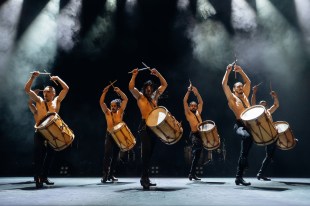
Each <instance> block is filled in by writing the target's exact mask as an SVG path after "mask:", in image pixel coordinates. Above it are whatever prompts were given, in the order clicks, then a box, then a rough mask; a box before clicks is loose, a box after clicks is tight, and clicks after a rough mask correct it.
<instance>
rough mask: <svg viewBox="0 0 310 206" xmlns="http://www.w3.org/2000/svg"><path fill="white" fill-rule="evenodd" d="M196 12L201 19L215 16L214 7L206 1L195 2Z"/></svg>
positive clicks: (198, 0)
mask: <svg viewBox="0 0 310 206" xmlns="http://www.w3.org/2000/svg"><path fill="white" fill-rule="evenodd" d="M197 11H198V13H199V15H200V17H201V18H203V19H207V18H208V17H210V16H213V15H215V14H216V11H215V9H214V7H213V6H212V4H211V3H210V2H209V1H208V0H197Z"/></svg>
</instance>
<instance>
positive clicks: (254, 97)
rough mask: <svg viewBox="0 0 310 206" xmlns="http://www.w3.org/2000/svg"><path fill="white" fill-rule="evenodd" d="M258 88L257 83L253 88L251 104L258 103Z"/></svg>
mask: <svg viewBox="0 0 310 206" xmlns="http://www.w3.org/2000/svg"><path fill="white" fill-rule="evenodd" d="M257 89H258V86H257V85H255V86H254V87H253V88H252V91H253V93H252V97H251V105H252V106H253V105H256V93H257Z"/></svg>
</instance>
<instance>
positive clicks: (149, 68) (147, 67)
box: [142, 62, 152, 71]
mask: <svg viewBox="0 0 310 206" xmlns="http://www.w3.org/2000/svg"><path fill="white" fill-rule="evenodd" d="M142 64H143V66H145V67H146V69H148V70H150V71H152V70H151V67H149V66H147V65H146V64H145V63H144V62H142Z"/></svg>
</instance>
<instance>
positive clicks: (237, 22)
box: [231, 0, 257, 32]
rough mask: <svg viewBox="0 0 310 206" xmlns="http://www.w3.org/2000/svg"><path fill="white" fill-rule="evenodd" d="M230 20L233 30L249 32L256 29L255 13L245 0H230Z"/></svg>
mask: <svg viewBox="0 0 310 206" xmlns="http://www.w3.org/2000/svg"><path fill="white" fill-rule="evenodd" d="M231 7H232V13H231V21H232V26H233V28H234V29H235V30H243V31H246V32H250V31H253V30H255V29H256V27H257V23H256V14H255V11H254V9H253V8H252V7H251V6H250V5H249V4H248V3H247V2H246V1H245V0H232V2H231Z"/></svg>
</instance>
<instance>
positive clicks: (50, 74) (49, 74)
mask: <svg viewBox="0 0 310 206" xmlns="http://www.w3.org/2000/svg"><path fill="white" fill-rule="evenodd" d="M44 71H45V72H46V73H48V72H47V71H46V70H44ZM49 76H50V78H51V73H50V74H49ZM52 81H53V82H54V83H55V84H56V85H57V86H58V84H57V82H56V81H55V80H52Z"/></svg>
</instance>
